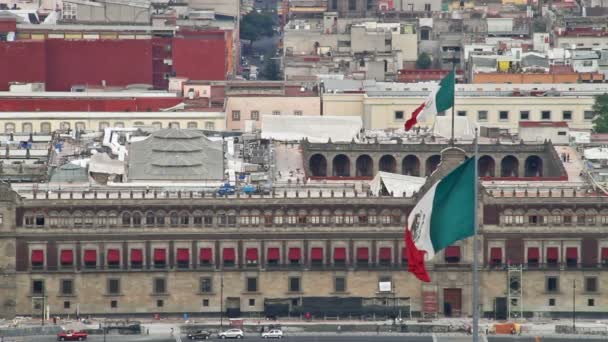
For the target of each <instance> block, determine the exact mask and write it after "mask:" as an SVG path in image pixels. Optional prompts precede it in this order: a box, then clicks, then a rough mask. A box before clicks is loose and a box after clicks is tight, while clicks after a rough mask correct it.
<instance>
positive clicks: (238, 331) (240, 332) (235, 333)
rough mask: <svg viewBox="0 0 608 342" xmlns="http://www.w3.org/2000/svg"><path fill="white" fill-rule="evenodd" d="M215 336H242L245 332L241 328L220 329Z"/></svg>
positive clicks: (223, 337)
mask: <svg viewBox="0 0 608 342" xmlns="http://www.w3.org/2000/svg"><path fill="white" fill-rule="evenodd" d="M217 336H218V337H219V338H221V339H225V338H243V337H245V334H244V333H243V330H241V329H230V330H226V331H222V332H221V333H219V334H217Z"/></svg>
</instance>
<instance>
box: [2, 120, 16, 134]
mask: <svg viewBox="0 0 608 342" xmlns="http://www.w3.org/2000/svg"><path fill="white" fill-rule="evenodd" d="M4 133H15V124H14V123H12V122H8V123H5V124H4Z"/></svg>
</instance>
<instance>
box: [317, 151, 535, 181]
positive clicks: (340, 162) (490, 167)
mask: <svg viewBox="0 0 608 342" xmlns="http://www.w3.org/2000/svg"><path fill="white" fill-rule="evenodd" d="M440 162H441V156H440V155H438V154H435V155H431V156H430V157H428V158H427V159H426V160H425V161H424V170H421V161H420V159H419V158H418V157H417V156H415V155H412V154H410V155H407V156H405V157H404V158H403V159H402V160H401V162H400V163H398V162H397V159H396V158H395V157H394V156H393V155H390V154H385V155H383V156H382V157H380V159H379V160H378V165H377V170H376V167H375V165H374V160H373V159H372V157H370V156H369V155H367V154H362V155H360V156H358V157H357V159H355V161H354V163H355V165H354V166H355V167H354V169H353V168H352V167H351V166H352V165H351V159H350V158H349V157H348V156H347V155H345V154H338V155H336V156H335V157H334V158H333V159H332V160H331V164H329V163H328V161H327V159H326V158H325V156H324V155H323V154H320V153H317V154H314V155H312V156H311V157H310V159H309V163H308V166H309V170H310V173H311V176H313V177H373V176H374V175H375V173H376V171H384V172H391V173H401V174H403V175H408V176H417V177H419V176H429V175H431V174H432V173H433V171H435V170H436V169H437V166H438V165H439V163H440ZM399 164H400V165H399ZM328 166H331V168H329V167H328ZM478 171H479V176H480V177H497V175H498V176H499V177H521V175H520V173H521V172H520V163H519V159H518V158H517V157H515V156H512V155H508V156H505V157H504V158H502V160H501V161H500V169H499V170H496V162H495V160H494V158H493V157H491V156H489V155H484V156H481V157H480V158H479V161H478ZM523 176H524V177H542V176H543V160H542V158H540V157H539V156H536V155H532V156H529V157H527V158H526V159H525V161H524V169H523Z"/></svg>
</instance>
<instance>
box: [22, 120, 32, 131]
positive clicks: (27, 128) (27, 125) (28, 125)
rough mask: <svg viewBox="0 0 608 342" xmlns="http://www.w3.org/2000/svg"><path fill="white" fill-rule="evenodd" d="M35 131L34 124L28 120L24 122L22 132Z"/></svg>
mask: <svg viewBox="0 0 608 342" xmlns="http://www.w3.org/2000/svg"><path fill="white" fill-rule="evenodd" d="M32 131H33V127H32V124H31V123H29V122H26V123H24V124H22V125H21V132H23V133H32Z"/></svg>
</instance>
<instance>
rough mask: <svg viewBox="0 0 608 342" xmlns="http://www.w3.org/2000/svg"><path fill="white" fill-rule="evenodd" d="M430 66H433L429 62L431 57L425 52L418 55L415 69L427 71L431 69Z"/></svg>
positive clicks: (431, 62)
mask: <svg viewBox="0 0 608 342" xmlns="http://www.w3.org/2000/svg"><path fill="white" fill-rule="evenodd" d="M431 64H433V61H431V57H429V55H428V54H427V53H426V52H423V53H421V54H419V55H418V59H417V60H416V69H428V68H430V67H431Z"/></svg>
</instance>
